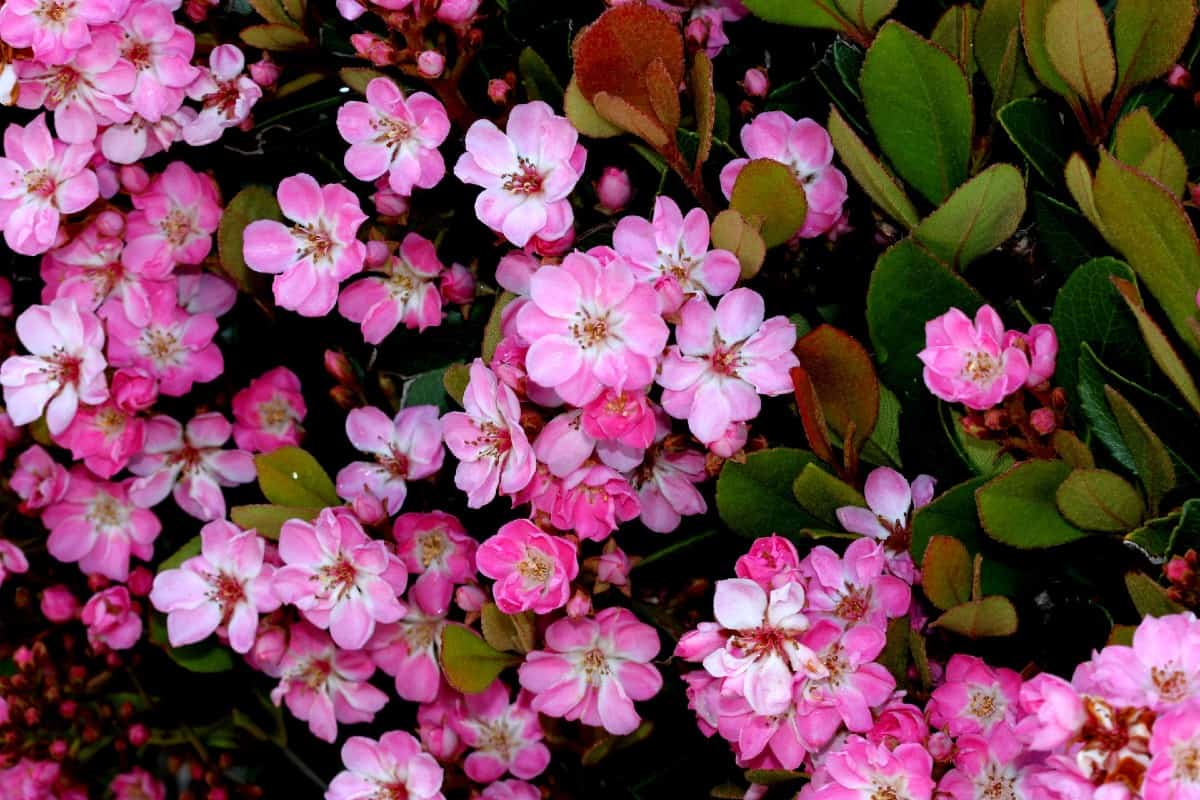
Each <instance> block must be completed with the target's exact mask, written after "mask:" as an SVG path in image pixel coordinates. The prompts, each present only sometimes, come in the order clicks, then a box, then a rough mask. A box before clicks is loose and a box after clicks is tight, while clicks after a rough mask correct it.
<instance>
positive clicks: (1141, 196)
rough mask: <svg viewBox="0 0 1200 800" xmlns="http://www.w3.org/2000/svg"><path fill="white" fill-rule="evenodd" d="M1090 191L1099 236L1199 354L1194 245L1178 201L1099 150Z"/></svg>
mask: <svg viewBox="0 0 1200 800" xmlns="http://www.w3.org/2000/svg"><path fill="white" fill-rule="evenodd" d="M1094 191H1095V198H1096V207H1097V209H1098V210H1099V213H1100V218H1101V220H1102V221H1103V223H1104V227H1103V229H1102V230H1101V233H1102V234H1103V235H1104V237H1105V238H1106V239H1107V240H1108V242H1109V244H1111V245H1112V246H1113V248H1115V249H1116V250H1117V251H1119V252H1120V253H1121V254H1122V255H1124V256H1125V260H1126V261H1128V262H1129V265H1130V266H1131V267H1133V270H1134V272H1136V273H1137V274H1138V277H1140V278H1141V279H1142V282H1143V283H1145V285H1146V288H1148V289H1149V290H1150V293H1151V294H1153V295H1154V298H1155V299H1156V300H1158V303H1159V305H1161V306H1162V308H1163V311H1165V312H1166V314H1167V317H1168V318H1169V319H1170V320H1171V324H1172V325H1174V327H1175V330H1176V331H1177V332H1178V333H1179V335H1180V337H1181V338H1182V339H1183V340H1184V341H1185V342H1186V343H1187V345H1188V347H1190V348H1191V349H1192V350H1193V351H1194V352H1197V353H1200V341H1198V340H1197V338H1196V334H1195V333H1194V331H1193V329H1192V326H1193V325H1194V324H1195V323H1196V320H1197V313H1196V298H1195V296H1194V294H1193V293H1192V292H1190V291H1187V288H1188V287H1194V286H1200V241H1197V239H1196V232H1195V230H1193V228H1192V225H1191V222H1190V221H1189V220H1188V216H1187V212H1186V211H1184V208H1183V206H1182V205H1181V204H1180V202H1179V199H1178V198H1177V197H1175V196H1174V195H1172V194H1171V192H1170V191H1169V190H1168V189H1166V188H1164V187H1163V186H1162V185H1161V184H1159V183H1157V182H1156V181H1154V180H1152V179H1150V178H1147V177H1146V176H1144V175H1140V174H1138V173H1137V172H1136V171H1134V170H1133V169H1131V168H1130V167H1127V166H1125V165H1124V164H1122V163H1121V162H1119V161H1117V160H1116V159H1115V158H1113V157H1112V156H1110V155H1109V154H1108V153H1103V152H1102V153H1101V154H1100V168H1099V170H1097V172H1096V182H1095V187H1094Z"/></svg>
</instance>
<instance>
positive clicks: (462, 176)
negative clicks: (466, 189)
mask: <svg viewBox="0 0 1200 800" xmlns="http://www.w3.org/2000/svg"><path fill="white" fill-rule="evenodd" d="M466 144H467V152H466V153H464V154H463V155H462V156H461V157H460V158H459V159H458V163H457V164H455V166H454V174H455V176H456V177H457V178H458V179H459V180H460V181H462V182H463V183H471V184H475V185H476V186H482V187H483V192H482V193H481V194H480V195H479V197H478V198H476V200H475V215H476V216H477V217H479V219H480V220H481V221H482V222H483V223H484V224H485V225H487V226H488V227H489V228H491V229H492V230H494V231H496V232H497V233H500V234H502V235H503V236H504V237H505V238H506V239H508V240H509V241H510V242H512V243H513V244H515V245H516V246H517V247H524V246H525V245H526V244H528V243H529V240H530V239H532V238H534V237H535V236H537V237H539V238H540V239H543V240H545V241H552V240H555V239H559V238H561V237H563V236H565V235H566V234H567V232H568V231H570V230H571V227H572V226H573V225H574V223H575V214H574V212H573V211H572V210H571V203H570V201H569V200H568V199H567V197H568V195H570V193H571V190H572V189H574V188H575V184H576V183H577V182H578V181H579V178H580V176H581V175H582V174H583V168H584V164H585V163H586V161H587V151H586V150H584V149H583V147H582V146H581V145H580V144H579V134H578V133H577V132H576V130H575V128H574V126H572V125H571V122H570V121H569V120H568V119H567V118H566V117H560V116H557V115H555V113H554V110H553V109H551V108H550V106H548V105H546V104H545V103H543V102H540V101H536V102H532V103H524V104H522V105H519V106H515V107H514V108H513V109H512V112H511V113H510V114H509V117H508V125H507V127H506V129H505V132H501V131H500V129H499V128H497V127H496V126H495V125H494V124H493V123H492V122H490V121H488V120H478V121H477V122H475V123H474V124H472V125H471V127H470V129H469V130H468V131H467V142H466Z"/></svg>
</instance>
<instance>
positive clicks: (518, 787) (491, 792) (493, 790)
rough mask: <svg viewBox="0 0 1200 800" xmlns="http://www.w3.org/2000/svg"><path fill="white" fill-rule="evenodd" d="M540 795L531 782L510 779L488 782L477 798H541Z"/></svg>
mask: <svg viewBox="0 0 1200 800" xmlns="http://www.w3.org/2000/svg"><path fill="white" fill-rule="evenodd" d="M541 797H542V793H541V792H540V791H538V788H537V787H536V786H534V785H533V784H532V783H526V782H525V781H518V780H511V779H510V780H506V781H496V782H495V783H492V784H489V785H488V786H487V787H486V788H485V789H484V790H483V793H482V794H480V795H479V800H541Z"/></svg>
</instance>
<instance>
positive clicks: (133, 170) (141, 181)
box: [117, 164, 150, 194]
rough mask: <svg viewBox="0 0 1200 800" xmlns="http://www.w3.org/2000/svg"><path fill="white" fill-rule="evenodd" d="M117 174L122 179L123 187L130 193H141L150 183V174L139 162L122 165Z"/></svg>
mask: <svg viewBox="0 0 1200 800" xmlns="http://www.w3.org/2000/svg"><path fill="white" fill-rule="evenodd" d="M117 175H118V176H119V177H120V180H121V188H122V189H124V190H125V191H126V192H128V193H129V194H141V193H142V192H144V191H146V187H147V186H149V185H150V175H149V174H148V173H147V172H146V170H145V168H144V167H141V166H139V165H137V164H131V165H129V166H127V167H121V168H120V169H119V170H118V171H117Z"/></svg>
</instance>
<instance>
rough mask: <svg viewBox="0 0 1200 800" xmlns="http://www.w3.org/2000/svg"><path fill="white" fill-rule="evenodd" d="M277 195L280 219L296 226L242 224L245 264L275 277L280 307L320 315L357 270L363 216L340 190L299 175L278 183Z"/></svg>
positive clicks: (348, 194)
mask: <svg viewBox="0 0 1200 800" xmlns="http://www.w3.org/2000/svg"><path fill="white" fill-rule="evenodd" d="M277 196H278V198H279V206H280V208H282V209H283V215H284V216H285V217H287V218H288V219H289V220H291V221H292V222H294V223H295V224H294V225H292V226H291V227H290V228H289V227H288V226H286V225H284V224H283V223H281V222H276V221H274V220H269V219H262V220H256V221H254V222H251V223H250V224H249V225H247V226H246V232H245V238H244V245H243V253H244V255H245V258H246V263H247V264H248V265H249V266H250V267H251V268H252V269H255V270H257V271H259V272H268V273H272V274H275V276H276V277H275V281H274V284H273V288H274V291H275V302H276V303H278V304H279V305H280V306H282V307H283V308H287V309H291V310H292V311H295V312H297V313H299V314H302V315H303V316H306V317H323V316H325V315H326V314H328V313H329V312H330V311H331V310H332V309H333V306H334V304H335V303H336V302H337V294H338V285H339V284H340V283H341V282H342V281H344V280H345V279H346V278H349V277H350V276H351V275H354V274H356V273H358V272H361V271H362V268H363V259H364V258H365V257H366V246H365V245H364V244H363V243H362V242H360V241H358V239H356V238H355V236H356V234H357V232H358V228H359V226H360V225H362V223H363V222H365V221H366V219H367V216H366V215H365V214H363V212H362V208H361V207H360V206H359V203H358V197H356V196H355V195H354V193H353V192H351V191H350V190H349V189H347V188H346V187H345V186H342V185H341V184H340V183H330V184H326V185H325V186H321V185H320V184H319V183H317V181H316V179H315V178H313V177H312V176H311V175H308V174H305V173H303V172H301V173H299V174H297V175H293V176H292V177H290V178H284V179H283V180H282V181H280V183H279V192H278V195H277Z"/></svg>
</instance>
